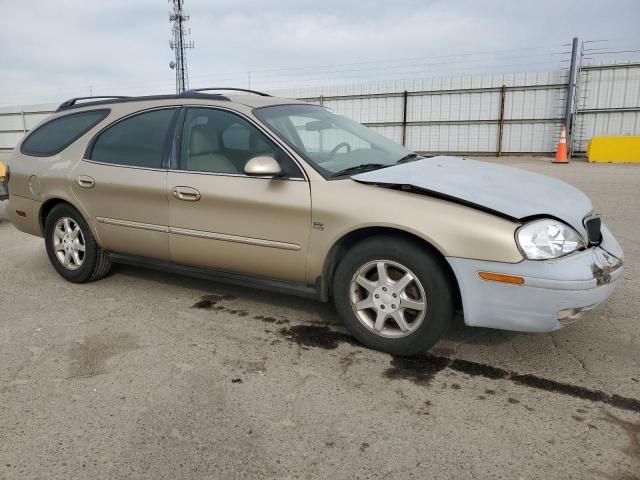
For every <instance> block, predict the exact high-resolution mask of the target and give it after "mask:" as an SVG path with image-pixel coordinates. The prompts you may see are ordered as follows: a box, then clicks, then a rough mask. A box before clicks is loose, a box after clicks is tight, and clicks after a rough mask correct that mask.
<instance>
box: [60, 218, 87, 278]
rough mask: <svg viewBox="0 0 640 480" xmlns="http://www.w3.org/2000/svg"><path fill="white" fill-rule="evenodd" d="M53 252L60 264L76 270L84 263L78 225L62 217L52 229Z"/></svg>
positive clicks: (82, 240) (83, 251)
mask: <svg viewBox="0 0 640 480" xmlns="http://www.w3.org/2000/svg"><path fill="white" fill-rule="evenodd" d="M53 251H54V252H55V254H56V258H57V259H58V261H59V262H60V264H61V265H62V266H63V267H64V268H66V269H68V270H77V269H78V268H80V267H81V266H82V263H83V262H84V254H85V243H84V235H83V234H82V230H81V229H80V225H78V223H77V222H76V221H75V220H74V219H72V218H69V217H62V218H60V219H59V220H58V221H57V222H56V225H55V227H54V228H53Z"/></svg>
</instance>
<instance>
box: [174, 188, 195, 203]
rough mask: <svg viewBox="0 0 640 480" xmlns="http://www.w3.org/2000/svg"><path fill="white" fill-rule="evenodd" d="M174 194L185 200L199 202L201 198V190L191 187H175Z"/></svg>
mask: <svg viewBox="0 0 640 480" xmlns="http://www.w3.org/2000/svg"><path fill="white" fill-rule="evenodd" d="M173 196H174V197H176V198H177V199H178V200H184V201H185V202H197V201H198V200H200V192H199V191H198V190H196V189H195V188H191V187H173Z"/></svg>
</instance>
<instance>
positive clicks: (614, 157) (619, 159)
mask: <svg viewBox="0 0 640 480" xmlns="http://www.w3.org/2000/svg"><path fill="white" fill-rule="evenodd" d="M587 158H588V159H589V161H590V162H598V163H640V136H631V135H626V136H624V137H593V138H592V139H591V140H590V141H589V144H588V145H587Z"/></svg>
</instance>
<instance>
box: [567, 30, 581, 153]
mask: <svg viewBox="0 0 640 480" xmlns="http://www.w3.org/2000/svg"><path fill="white" fill-rule="evenodd" d="M577 58H578V37H573V44H572V45H571V65H570V66H569V82H568V83H567V102H566V104H565V109H564V126H565V128H566V130H567V144H568V145H571V134H572V133H573V132H572V128H571V127H572V121H571V116H572V115H571V114H572V112H573V100H574V97H575V95H576V60H577Z"/></svg>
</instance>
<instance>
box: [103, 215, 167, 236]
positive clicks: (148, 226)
mask: <svg viewBox="0 0 640 480" xmlns="http://www.w3.org/2000/svg"><path fill="white" fill-rule="evenodd" d="M96 222H98V223H104V224H107V225H117V226H118V227H130V228H138V229H140V230H150V231H152V232H163V233H168V231H169V229H168V228H167V227H165V226H163V225H155V224H153V223H142V222H132V221H130V220H118V219H117V218H105V217H96Z"/></svg>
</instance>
